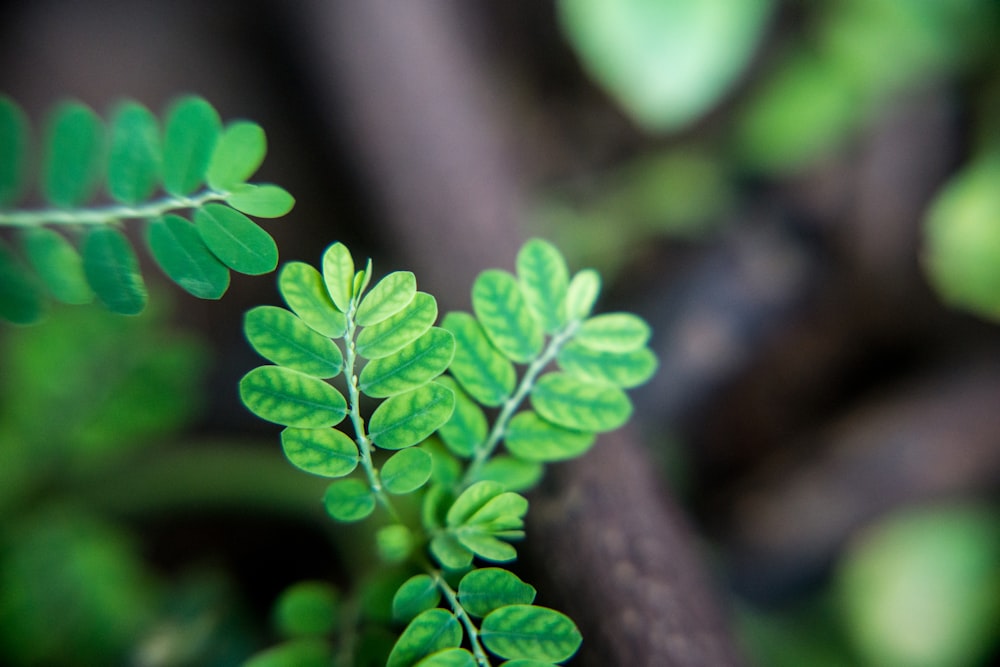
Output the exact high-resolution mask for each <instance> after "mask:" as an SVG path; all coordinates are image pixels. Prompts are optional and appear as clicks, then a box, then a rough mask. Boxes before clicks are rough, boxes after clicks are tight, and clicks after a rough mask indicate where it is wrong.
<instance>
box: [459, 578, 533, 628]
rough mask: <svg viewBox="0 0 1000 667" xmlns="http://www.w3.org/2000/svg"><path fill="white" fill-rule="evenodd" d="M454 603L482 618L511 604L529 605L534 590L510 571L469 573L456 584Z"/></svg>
mask: <svg viewBox="0 0 1000 667" xmlns="http://www.w3.org/2000/svg"><path fill="white" fill-rule="evenodd" d="M458 601H459V602H461V603H462V606H463V607H464V608H465V610H466V611H467V612H469V613H470V614H471V615H473V616H477V617H479V618H482V617H483V616H486V615H487V614H489V613H490V612H492V611H493V610H495V609H499V608H500V607H506V606H507V605H511V604H531V603H532V602H534V601H535V588H534V587H533V586H531V585H530V584H526V583H524V582H523V581H521V579H520V578H519V577H518V576H517V575H516V574H514V573H513V572H508V571H507V570H504V569H502V568H499V567H484V568H480V569H476V570H472V571H471V572H469V573H468V574H466V575H465V576H464V577H462V580H461V581H460V582H458Z"/></svg>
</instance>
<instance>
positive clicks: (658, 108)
mask: <svg viewBox="0 0 1000 667" xmlns="http://www.w3.org/2000/svg"><path fill="white" fill-rule="evenodd" d="M557 7H558V9H559V20H560V24H561V26H562V29H563V32H564V34H565V35H566V37H567V38H568V39H569V41H570V43H571V44H572V46H573V47H574V49H575V50H576V52H577V54H578V56H579V57H580V59H581V61H582V63H583V66H584V67H585V68H586V69H587V71H588V72H589V73H590V75H591V76H593V77H594V78H595V79H596V80H597V82H598V83H599V84H600V85H601V86H603V87H604V88H605V89H606V90H607V91H608V92H609V93H611V95H613V96H614V97H615V98H616V99H617V100H618V102H619V103H620V104H621V105H622V106H623V107H624V108H625V110H626V111H627V112H628V113H629V115H630V116H631V117H632V118H633V119H634V120H635V121H636V122H638V123H639V124H640V125H641V126H642V127H644V128H645V129H647V130H651V131H660V132H662V131H675V130H679V129H681V128H683V127H685V126H687V125H689V124H690V123H692V122H694V121H695V120H697V119H698V118H699V117H701V116H702V115H703V114H705V113H706V112H708V111H709V110H710V109H711V108H712V107H713V106H714V105H715V104H716V103H718V102H719V100H721V99H722V97H723V96H724V95H725V94H726V93H727V92H728V90H729V89H730V87H731V86H732V85H733V84H734V83H735V82H736V80H737V78H738V77H739V75H740V74H741V73H742V72H743V70H745V69H746V66H747V64H748V62H749V60H750V58H751V56H752V55H753V53H754V51H755V49H756V48H757V44H758V42H759V41H760V38H761V36H762V35H763V32H764V27H765V25H766V22H767V18H768V16H769V15H770V12H771V3H770V2H747V3H731V2H729V1H728V0H700V1H699V2H694V3H692V2H688V1H687V0H657V1H655V2H649V1H648V0H561V2H559V3H558V4H557Z"/></svg>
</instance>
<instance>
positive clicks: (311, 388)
mask: <svg viewBox="0 0 1000 667" xmlns="http://www.w3.org/2000/svg"><path fill="white" fill-rule="evenodd" d="M240 398H241V399H242V400H243V403H244V405H246V406H247V408H249V409H250V411H251V412H253V413H254V414H255V415H257V416H258V417H260V418H262V419H266V420H267V421H269V422H274V423H275V424H281V425H283V426H296V427H299V428H325V427H327V426H334V425H336V424H339V423H340V422H341V420H343V419H344V415H346V414H347V401H346V400H345V399H344V397H343V396H342V395H341V394H340V392H338V391H337V390H336V389H334V388H333V387H331V386H330V385H329V384H327V383H325V382H323V381H322V380H317V379H316V378H313V377H309V376H308V375H306V374H305V373H300V372H298V371H294V370H292V369H290V368H282V367H281V366H261V367H259V368H255V369H253V370H252V371H250V372H249V373H247V374H246V375H244V376H243V379H242V380H240Z"/></svg>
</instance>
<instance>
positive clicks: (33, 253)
mask: <svg viewBox="0 0 1000 667" xmlns="http://www.w3.org/2000/svg"><path fill="white" fill-rule="evenodd" d="M21 245H22V247H23V248H24V254H25V256H26V257H27V259H28V261H29V262H30V263H31V265H32V267H33V268H34V269H35V272H36V273H37V274H38V276H39V277H40V278H41V279H42V282H44V283H45V286H46V287H47V288H48V290H49V293H50V294H52V296H54V297H55V298H56V299H58V300H59V301H62V302H63V303H70V304H82V303H89V302H91V301H93V299H94V292H93V291H92V290H91V289H90V285H88V284H87V277H86V276H85V275H84V273H83V259H82V258H81V257H80V253H78V252H77V251H76V248H74V247H73V244H71V243H70V242H69V241H68V240H67V239H66V237H65V236H63V235H62V234H60V233H59V232H57V231H55V230H53V229H49V228H47V227H31V228H28V229H25V230H24V231H22V232H21Z"/></svg>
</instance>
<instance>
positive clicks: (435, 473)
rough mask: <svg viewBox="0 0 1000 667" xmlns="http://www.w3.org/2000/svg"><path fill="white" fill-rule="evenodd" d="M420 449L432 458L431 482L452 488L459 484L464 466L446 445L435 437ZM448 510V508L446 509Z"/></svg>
mask: <svg viewBox="0 0 1000 667" xmlns="http://www.w3.org/2000/svg"><path fill="white" fill-rule="evenodd" d="M420 449H422V450H424V451H425V452H427V453H428V454H430V456H431V461H432V465H431V482H433V483H435V484H441V485H444V486H450V485H453V484H456V483H457V482H458V478H459V476H460V475H461V471H462V464H461V463H459V460H458V459H457V458H455V456H454V455H453V454H452V453H451V452H449V451H448V449H447V448H446V447H445V446H444V443H442V442H441V441H440V439H438V438H435V437H433V436H432V437H430V438H427V440H425V441H424V442H422V443H421V444H420ZM445 509H446V510H447V508H445Z"/></svg>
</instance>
